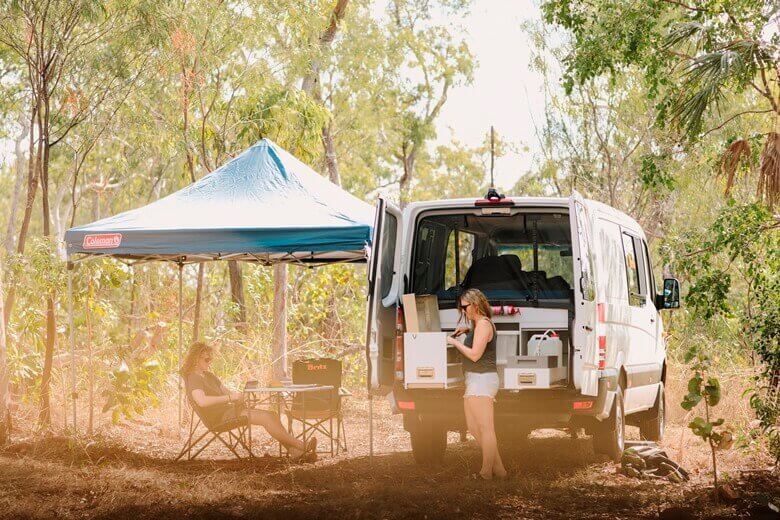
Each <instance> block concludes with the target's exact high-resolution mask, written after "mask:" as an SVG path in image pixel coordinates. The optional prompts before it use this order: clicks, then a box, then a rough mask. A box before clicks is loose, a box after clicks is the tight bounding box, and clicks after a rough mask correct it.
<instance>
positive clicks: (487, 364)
mask: <svg viewBox="0 0 780 520" xmlns="http://www.w3.org/2000/svg"><path fill="white" fill-rule="evenodd" d="M488 321H490V325H491V326H492V327H493V337H492V338H491V339H490V341H488V344H487V346H485V352H483V353H482V357H480V358H479V359H478V360H476V361H472V360H470V359H469V358H467V357H466V356H463V370H464V371H465V372H477V373H480V374H485V373H488V372H496V371H497V370H496V335H497V334H496V326H495V324H494V323H493V322H492V321H491V320H488ZM474 327H475V328H476V323H475V324H474ZM463 344H464V345H466V346H467V347H469V348H471V345H473V344H474V331H473V330H471V331H469V333H468V334H467V335H466V339H465V340H464V341H463Z"/></svg>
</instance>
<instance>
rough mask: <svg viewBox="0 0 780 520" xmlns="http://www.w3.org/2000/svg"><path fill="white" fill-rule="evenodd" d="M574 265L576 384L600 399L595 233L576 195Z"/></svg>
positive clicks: (571, 212) (573, 207)
mask: <svg viewBox="0 0 780 520" xmlns="http://www.w3.org/2000/svg"><path fill="white" fill-rule="evenodd" d="M569 222H570V225H571V230H572V253H573V255H572V256H573V260H574V262H573V264H574V323H573V327H572V328H573V330H572V343H573V346H574V369H575V370H578V372H579V373H575V374H574V381H575V384H576V383H579V387H580V391H581V392H582V394H583V395H594V396H595V395H598V389H599V348H598V337H597V335H596V325H597V324H596V279H595V276H596V269H595V264H594V260H593V242H592V237H593V231H592V225H591V220H590V216H589V215H588V208H587V206H586V205H585V203H584V201H583V199H582V196H581V195H580V194H579V193H577V192H576V191H575V192H573V193H572V196H571V197H570V198H569Z"/></svg>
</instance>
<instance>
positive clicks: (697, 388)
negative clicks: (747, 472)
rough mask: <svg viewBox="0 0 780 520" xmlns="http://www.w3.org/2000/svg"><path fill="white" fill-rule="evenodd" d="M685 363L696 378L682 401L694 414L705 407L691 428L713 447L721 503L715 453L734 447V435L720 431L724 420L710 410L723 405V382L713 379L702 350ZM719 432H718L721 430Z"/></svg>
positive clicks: (690, 352)
mask: <svg viewBox="0 0 780 520" xmlns="http://www.w3.org/2000/svg"><path fill="white" fill-rule="evenodd" d="M685 362H686V363H688V364H690V367H691V369H692V370H693V377H691V379H690V380H689V381H688V393H687V394H686V395H685V397H683V400H682V403H680V406H682V407H683V408H684V409H685V410H688V411H690V410H693V408H695V407H696V406H697V405H698V404H699V403H703V404H704V417H701V416H697V417H696V418H695V419H693V420H692V421H691V422H690V423H688V427H689V428H690V429H691V431H692V432H693V433H694V435H696V436H698V437H701V438H702V439H703V440H704V441H705V442H706V443H707V444H708V445H709V447H710V453H711V455H712V475H713V485H714V487H715V500H717V499H718V463H717V458H716V456H715V452H716V451H717V450H719V449H728V448H730V447H731V444H732V443H733V437H732V435H731V432H729V431H727V430H724V429H722V428H720V427H721V426H723V422H724V421H723V419H716V420H714V421H713V420H712V419H711V410H710V409H711V408H712V407H714V406H717V404H718V403H719V402H720V381H718V378H717V377H714V376H712V375H710V368H711V366H712V363H711V361H710V357H709V355H707V353H706V352H703V351H702V350H701V349H700V348H699V347H696V346H694V347H691V348H690V349H689V350H688V352H686V353H685ZM718 428H719V429H718Z"/></svg>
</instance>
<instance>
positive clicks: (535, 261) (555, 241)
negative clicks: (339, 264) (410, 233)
mask: <svg viewBox="0 0 780 520" xmlns="http://www.w3.org/2000/svg"><path fill="white" fill-rule="evenodd" d="M413 254H414V258H413V264H412V280H411V282H412V283H411V290H412V291H413V292H415V293H417V294H435V295H437V296H438V298H439V300H440V301H442V300H443V301H448V300H452V301H454V300H455V299H457V297H458V294H459V293H460V292H461V291H463V290H464V289H468V288H472V287H474V288H477V289H480V290H482V291H483V292H484V293H485V295H486V296H487V297H488V298H489V299H490V300H491V301H494V302H495V301H502V302H517V301H520V302H522V301H534V300H568V299H569V298H570V294H571V288H572V285H573V284H572V280H573V267H572V249H571V232H570V228H569V217H568V214H567V213H565V212H560V213H549V212H548V213H541V212H540V213H518V214H516V215H511V216H509V215H482V214H477V213H463V214H447V215H430V216H426V217H423V218H422V219H420V220H419V221H418V225H417V228H416V235H415V244H414V253H413Z"/></svg>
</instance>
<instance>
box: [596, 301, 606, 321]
mask: <svg viewBox="0 0 780 520" xmlns="http://www.w3.org/2000/svg"><path fill="white" fill-rule="evenodd" d="M596 316H597V318H598V320H599V323H606V322H607V309H606V304H605V303H597V304H596Z"/></svg>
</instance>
